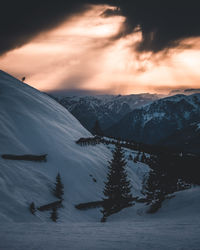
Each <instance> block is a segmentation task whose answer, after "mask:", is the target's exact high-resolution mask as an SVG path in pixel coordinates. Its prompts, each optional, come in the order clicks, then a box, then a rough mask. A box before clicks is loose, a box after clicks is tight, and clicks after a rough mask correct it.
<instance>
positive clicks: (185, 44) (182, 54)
mask: <svg viewBox="0 0 200 250" xmlns="http://www.w3.org/2000/svg"><path fill="white" fill-rule="evenodd" d="M108 7H109V6H107V5H97V6H91V8H90V9H89V10H87V11H85V12H84V13H81V14H77V15H75V16H72V17H70V18H69V19H67V20H66V21H65V22H63V23H62V24H61V25H59V26H58V27H57V28H54V29H52V30H49V31H46V32H43V33H41V34H39V35H38V36H37V37H35V38H34V39H32V40H31V41H30V42H29V43H27V44H25V45H23V46H22V47H20V48H17V49H14V50H11V51H9V52H7V53H6V54H5V55H3V56H1V57H0V65H1V66H0V67H1V69H2V70H4V71H6V72H8V73H10V74H12V75H13V76H15V77H17V78H19V79H21V78H22V77H23V76H25V77H26V82H27V83H28V84H30V85H31V86H33V87H35V88H38V89H40V90H42V91H53V90H77V91H78V90H83V91H90V92H94V93H107V94H132V93H142V92H151V93H155V92H156V93H168V92H169V91H170V90H171V89H178V88H199V87H200V81H199V80H200V71H199V68H200V50H199V48H200V38H191V39H185V40H183V41H181V42H180V44H179V46H177V47H175V48H171V49H168V51H162V52H158V53H156V54H154V53H153V52H138V51H137V49H136V47H137V45H138V43H139V42H140V41H141V39H142V33H141V31H140V29H139V28H138V29H135V30H133V32H132V33H131V34H128V35H126V36H120V35H119V34H120V32H122V31H123V25H124V22H125V17H123V16H120V15H115V16H114V15H113V16H110V17H104V16H103V15H102V13H103V12H104V11H105V10H106V9H107V8H108ZM109 8H112V7H109ZM113 8H114V7H113ZM118 35H119V36H118Z"/></svg>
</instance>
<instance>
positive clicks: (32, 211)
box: [29, 202, 36, 214]
mask: <svg viewBox="0 0 200 250" xmlns="http://www.w3.org/2000/svg"><path fill="white" fill-rule="evenodd" d="M29 209H30V212H31V213H32V214H35V212H36V208H35V203H34V202H32V203H31V204H30V206H29Z"/></svg>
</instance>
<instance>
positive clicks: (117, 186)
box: [101, 145, 132, 222]
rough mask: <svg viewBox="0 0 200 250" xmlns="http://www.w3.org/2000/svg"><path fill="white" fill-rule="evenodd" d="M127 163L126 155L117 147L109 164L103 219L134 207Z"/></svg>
mask: <svg viewBox="0 0 200 250" xmlns="http://www.w3.org/2000/svg"><path fill="white" fill-rule="evenodd" d="M125 166H126V161H125V159H124V153H123V151H122V149H121V147H120V145H117V146H116V148H115V151H114V152H113V158H112V160H111V162H109V166H108V174H107V181H106V182H105V188H104V191H103V193H104V196H105V198H104V203H103V210H102V214H103V218H102V220H101V221H102V222H104V221H106V218H107V217H108V216H109V215H111V214H113V213H116V212H118V211H120V210H121V209H123V208H125V207H128V206H131V205H132V194H131V185H130V181H129V180H128V177H127V172H126V169H125Z"/></svg>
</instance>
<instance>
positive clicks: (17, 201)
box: [0, 71, 148, 222]
mask: <svg viewBox="0 0 200 250" xmlns="http://www.w3.org/2000/svg"><path fill="white" fill-rule="evenodd" d="M0 107H1V109H0V138H1V143H0V155H2V154H19V155H23V154H33V155H40V154H47V162H30V161H19V160H18V161H16V160H15V161H12V160H6V159H3V158H2V157H1V156H0V197H1V206H0V221H1V222H3V221H10V222H26V221H50V219H49V216H50V215H49V212H37V213H36V215H35V216H33V215H32V214H31V213H30V212H29V205H30V203H31V202H34V203H35V205H36V207H38V206H41V205H45V204H48V203H50V202H54V201H55V200H56V197H54V195H53V194H52V189H53V187H54V183H55V178H56V175H57V173H58V172H59V173H60V175H61V179H62V182H63V184H64V201H63V205H64V208H62V209H60V210H59V212H58V216H59V220H60V221H79V222H80V221H84V220H85V221H99V220H100V217H101V213H100V211H99V210H95V211H94V210H93V211H92V212H91V211H89V212H87V211H86V212H82V211H79V210H76V209H75V207H74V205H75V204H78V203H82V202H89V201H96V200H99V199H101V198H102V191H103V187H104V181H105V178H106V174H107V162H108V160H110V158H111V152H110V150H109V149H108V148H106V147H105V146H103V145H96V146H95V147H94V146H88V147H80V146H79V145H77V144H76V143H75V141H76V140H78V139H79V138H80V137H88V136H91V134H90V133H89V132H88V131H87V130H86V129H85V128H84V127H83V126H82V125H81V124H80V123H79V122H78V121H77V120H76V119H75V118H74V117H73V116H72V115H71V114H70V113H69V112H68V111H67V110H66V109H65V108H64V107H62V106H61V105H60V104H58V103H57V102H56V101H54V100H53V99H52V98H50V97H49V96H47V95H46V94H43V93H41V92H39V91H37V90H36V89H33V88H31V87H30V86H28V85H26V84H24V83H22V82H21V81H18V80H17V79H15V78H13V77H11V76H10V75H8V74H6V73H4V72H2V71H0ZM127 157H128V156H127ZM147 169H148V167H147V166H146V165H145V164H142V163H141V164H137V165H136V164H135V165H134V163H133V161H132V162H129V164H128V173H129V178H130V179H131V181H132V186H133V188H132V192H133V194H135V195H136V194H139V193H140V189H141V182H142V177H143V174H144V173H145V171H147ZM93 178H95V180H96V181H95V182H94V180H93Z"/></svg>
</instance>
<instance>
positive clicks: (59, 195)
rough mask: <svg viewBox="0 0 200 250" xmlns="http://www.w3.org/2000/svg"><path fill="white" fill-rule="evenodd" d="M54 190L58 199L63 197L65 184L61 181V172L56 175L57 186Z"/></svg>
mask: <svg viewBox="0 0 200 250" xmlns="http://www.w3.org/2000/svg"><path fill="white" fill-rule="evenodd" d="M53 192H54V195H55V196H56V197H57V198H58V199H62V196H63V194H64V186H63V184H62V182H61V177H60V174H59V173H58V174H57V176H56V183H55V188H54V189H53Z"/></svg>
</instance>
